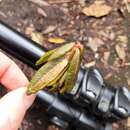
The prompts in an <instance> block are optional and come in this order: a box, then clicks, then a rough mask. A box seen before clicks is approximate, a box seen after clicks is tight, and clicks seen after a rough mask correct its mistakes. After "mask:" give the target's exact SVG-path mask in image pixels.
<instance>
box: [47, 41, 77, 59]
mask: <svg viewBox="0 0 130 130" xmlns="http://www.w3.org/2000/svg"><path fill="white" fill-rule="evenodd" d="M74 45H75V43H74V42H73V43H68V44H65V45H63V46H61V47H59V48H57V50H56V51H55V52H54V53H53V55H51V56H50V57H49V58H48V61H51V60H54V59H56V58H59V57H61V56H63V55H65V54H66V53H67V52H68V51H70V50H71V49H72V47H73V46H74Z"/></svg>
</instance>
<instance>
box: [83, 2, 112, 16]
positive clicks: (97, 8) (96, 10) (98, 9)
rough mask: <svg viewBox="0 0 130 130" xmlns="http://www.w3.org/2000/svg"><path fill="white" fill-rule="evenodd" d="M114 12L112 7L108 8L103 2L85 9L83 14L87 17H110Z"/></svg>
mask: <svg viewBox="0 0 130 130" xmlns="http://www.w3.org/2000/svg"><path fill="white" fill-rule="evenodd" d="M111 11H112V7H111V6H108V5H106V4H104V3H102V2H95V3H94V4H92V5H90V6H89V7H85V8H83V10H82V12H83V13H84V14H85V15H86V16H94V17H97V18H99V17H102V16H105V15H108V14H109V13H110V12H111Z"/></svg>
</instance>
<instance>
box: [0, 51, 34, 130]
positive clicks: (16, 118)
mask: <svg viewBox="0 0 130 130" xmlns="http://www.w3.org/2000/svg"><path fill="white" fill-rule="evenodd" d="M0 83H1V84H2V85H4V86H5V87H6V88H7V89H8V90H10V91H9V93H8V94H6V95H5V96H4V97H2V98H1V99H0V130H17V129H18V128H19V126H20V124H21V122H22V119H23V117H24V115H25V112H26V111H27V109H28V108H29V107H30V106H31V104H32V103H33V101H34V99H35V95H31V96H27V95H26V86H27V85H28V80H27V78H26V77H25V75H24V74H23V73H22V71H21V70H20V69H19V68H18V67H17V65H16V64H15V63H14V62H13V61H12V60H10V59H9V58H8V57H7V56H5V55H4V54H3V53H1V52H0Z"/></svg>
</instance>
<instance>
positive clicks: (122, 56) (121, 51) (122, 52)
mask: <svg viewBox="0 0 130 130" xmlns="http://www.w3.org/2000/svg"><path fill="white" fill-rule="evenodd" d="M115 50H116V52H117V55H118V56H119V58H120V59H122V60H123V61H125V58H126V52H125V48H124V47H123V46H122V45H120V44H116V46H115Z"/></svg>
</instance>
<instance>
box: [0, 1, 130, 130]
mask: <svg viewBox="0 0 130 130" xmlns="http://www.w3.org/2000/svg"><path fill="white" fill-rule="evenodd" d="M0 20H3V21H5V22H6V23H8V24H9V25H11V26H12V27H14V28H15V29H17V30H18V31H20V32H22V33H23V34H25V35H26V36H28V37H30V38H32V39H33V40H34V41H36V42H39V44H41V45H42V46H44V47H45V48H47V49H48V50H50V49H52V48H55V47H56V46H60V45H62V44H64V43H65V42H70V41H80V42H81V43H82V44H83V45H84V47H85V51H84V56H83V64H84V65H85V66H86V67H96V68H98V69H99V70H101V73H102V74H103V76H104V79H105V80H106V82H107V83H108V84H111V85H113V86H128V87H130V43H129V42H130V0H46V1H44V2H43V1H42V0H0ZM14 61H15V62H16V63H17V64H18V65H19V66H20V68H21V69H22V70H23V71H24V73H25V74H26V76H27V77H28V78H29V79H30V78H31V77H32V75H33V73H34V70H33V69H32V68H29V67H28V66H27V65H25V64H23V63H21V62H20V61H18V60H15V59H14ZM41 113H42V114H41ZM43 115H44V113H43V112H42V108H41V107H39V105H36V104H34V105H33V106H32V108H31V109H30V110H29V111H28V113H27V115H26V117H25V119H24V121H23V123H22V126H21V128H20V130H47V129H48V130H54V129H55V130H56V129H57V128H55V127H54V126H50V125H49V122H48V121H45V120H46V119H45V118H43V117H44V116H43ZM123 125H124V126H125V125H127V126H130V123H129V121H124V122H120V123H119V124H118V125H117V124H115V125H114V129H119V127H120V129H121V127H122V126H123ZM53 127H54V128H53Z"/></svg>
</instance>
